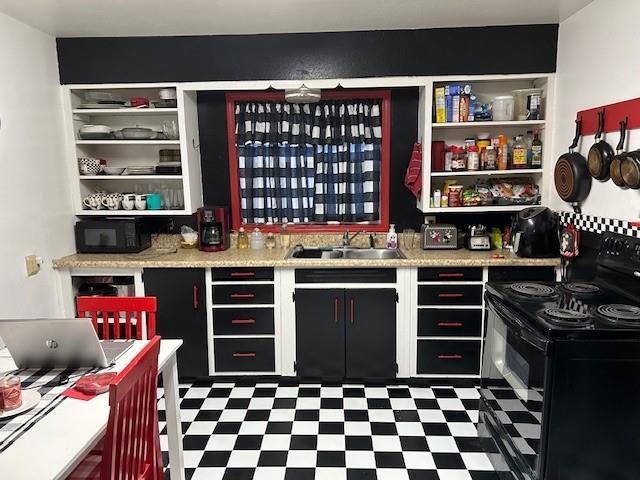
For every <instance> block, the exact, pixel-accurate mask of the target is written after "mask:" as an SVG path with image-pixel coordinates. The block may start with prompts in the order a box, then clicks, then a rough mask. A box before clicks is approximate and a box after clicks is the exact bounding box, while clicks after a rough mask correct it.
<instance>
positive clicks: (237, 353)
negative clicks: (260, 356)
mask: <svg viewBox="0 0 640 480" xmlns="http://www.w3.org/2000/svg"><path fill="white" fill-rule="evenodd" d="M233 356H234V357H255V356H256V352H247V353H241V352H235V353H234V354H233Z"/></svg>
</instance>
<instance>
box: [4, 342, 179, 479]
mask: <svg viewBox="0 0 640 480" xmlns="http://www.w3.org/2000/svg"><path fill="white" fill-rule="evenodd" d="M146 343H147V342H146V341H144V340H140V341H136V342H135V343H134V345H133V346H132V347H131V348H130V349H129V350H127V351H126V352H125V353H124V354H123V355H122V356H121V357H120V358H118V360H117V362H116V365H115V367H113V371H116V372H119V371H121V370H122V369H123V368H124V367H125V366H126V365H127V364H128V363H129V362H130V361H131V360H132V359H133V357H135V355H136V354H137V353H138V352H139V351H140V349H141V348H142V346H143V345H144V344H146ZM181 345H182V340H161V342H160V354H159V356H158V371H159V373H160V374H161V375H162V382H163V386H164V395H165V404H166V411H167V436H168V437H169V464H170V467H171V479H172V480H176V479H179V480H184V478H185V476H184V458H183V452H182V429H181V424H180V399H179V397H178V364H177V360H176V352H177V350H178V348H180V346H181ZM7 354H8V351H7V350H6V349H4V350H2V351H1V354H0V376H2V375H3V373H6V372H11V371H14V370H15V369H16V365H15V363H14V362H13V360H12V359H11V357H9V356H8V355H7ZM108 417H109V395H108V394H103V395H98V396H97V397H95V398H93V399H91V400H89V401H84V400H76V399H74V398H66V399H65V400H64V401H63V402H62V403H60V405H58V406H57V407H56V408H55V409H53V410H52V411H51V412H49V413H48V414H47V415H45V416H44V417H43V418H42V419H41V420H39V421H38V422H37V423H36V424H35V425H34V426H33V427H32V428H31V429H30V430H28V431H27V432H25V433H24V434H23V435H22V436H21V437H19V438H18V439H17V440H16V441H15V442H14V443H13V445H11V446H10V447H9V448H7V449H6V450H5V451H4V452H2V453H0V478H7V479H8V478H10V479H12V480H19V479H20V480H22V479H24V480H33V479H36V478H37V479H39V480H47V479H63V478H65V477H66V476H67V475H68V474H69V473H70V472H71V471H72V470H73V469H74V468H75V467H76V466H77V465H78V464H79V463H80V461H81V460H82V459H83V458H84V456H85V455H86V454H87V453H88V452H89V451H91V449H92V448H93V446H94V445H95V444H96V443H97V442H98V441H99V440H100V438H101V437H102V436H103V435H104V433H105V431H106V428H107V420H108Z"/></svg>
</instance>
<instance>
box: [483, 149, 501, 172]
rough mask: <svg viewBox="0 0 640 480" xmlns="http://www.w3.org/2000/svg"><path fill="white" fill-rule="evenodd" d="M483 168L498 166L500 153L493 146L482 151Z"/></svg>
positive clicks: (492, 168)
mask: <svg viewBox="0 0 640 480" xmlns="http://www.w3.org/2000/svg"><path fill="white" fill-rule="evenodd" d="M481 163H482V169H483V170H496V169H497V168H498V155H497V152H496V150H495V149H494V148H493V146H489V147H487V148H485V149H484V150H483V151H482V158H481Z"/></svg>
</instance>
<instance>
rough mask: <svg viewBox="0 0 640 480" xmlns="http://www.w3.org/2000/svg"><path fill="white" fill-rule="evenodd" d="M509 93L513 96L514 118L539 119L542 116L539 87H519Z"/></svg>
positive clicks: (540, 90)
mask: <svg viewBox="0 0 640 480" xmlns="http://www.w3.org/2000/svg"><path fill="white" fill-rule="evenodd" d="M511 93H512V94H513V98H514V115H515V119H516V120H539V119H541V118H542V111H541V108H542V89H541V88H520V89H518V90H513V91H512V92H511Z"/></svg>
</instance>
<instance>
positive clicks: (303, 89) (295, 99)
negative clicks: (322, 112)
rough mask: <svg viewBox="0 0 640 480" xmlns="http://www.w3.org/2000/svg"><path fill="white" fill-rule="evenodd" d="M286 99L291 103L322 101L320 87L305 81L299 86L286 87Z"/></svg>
mask: <svg viewBox="0 0 640 480" xmlns="http://www.w3.org/2000/svg"><path fill="white" fill-rule="evenodd" d="M284 99H285V100H286V101H287V102H289V103H316V102H319V101H320V89H319V88H309V87H307V86H306V85H305V84H304V83H303V84H302V85H300V87H299V88H292V89H286V90H285V91H284Z"/></svg>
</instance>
